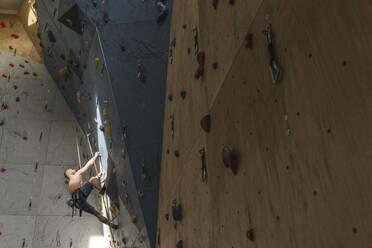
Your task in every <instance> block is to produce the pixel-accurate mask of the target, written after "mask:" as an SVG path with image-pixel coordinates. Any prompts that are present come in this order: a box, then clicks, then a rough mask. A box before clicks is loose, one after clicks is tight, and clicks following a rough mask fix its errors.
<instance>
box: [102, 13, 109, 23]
mask: <svg viewBox="0 0 372 248" xmlns="http://www.w3.org/2000/svg"><path fill="white" fill-rule="evenodd" d="M103 21H104V22H105V23H108V22H109V21H110V19H109V17H108V14H107V13H104V14H103Z"/></svg>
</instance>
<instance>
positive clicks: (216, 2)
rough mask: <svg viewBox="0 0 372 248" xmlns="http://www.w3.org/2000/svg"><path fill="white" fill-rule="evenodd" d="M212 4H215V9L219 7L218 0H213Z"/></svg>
mask: <svg viewBox="0 0 372 248" xmlns="http://www.w3.org/2000/svg"><path fill="white" fill-rule="evenodd" d="M212 5H213V8H214V9H217V5H218V0H213V3H212Z"/></svg>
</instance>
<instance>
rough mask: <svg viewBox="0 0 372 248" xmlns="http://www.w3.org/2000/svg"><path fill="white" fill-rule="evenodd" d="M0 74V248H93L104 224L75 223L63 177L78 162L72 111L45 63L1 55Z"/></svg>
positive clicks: (93, 199) (86, 219) (86, 217)
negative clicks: (92, 243)
mask: <svg viewBox="0 0 372 248" xmlns="http://www.w3.org/2000/svg"><path fill="white" fill-rule="evenodd" d="M0 75H1V77H0V104H1V107H0V198H1V203H0V248H9V247H24V248H32V247H38V248H46V247H48V248H49V247H53V248H57V247H70V246H69V245H70V243H71V242H72V245H73V246H72V247H81V248H91V247H92V246H91V244H90V243H91V242H92V241H91V239H92V237H96V238H99V237H102V236H103V233H102V225H101V224H100V223H99V222H98V221H97V220H96V218H95V217H94V216H89V215H87V214H84V215H83V217H82V218H81V219H78V218H77V217H75V218H74V219H72V218H71V209H70V208H69V207H68V206H67V204H66V201H67V199H69V198H70V196H69V193H68V188H67V185H65V178H64V176H63V172H64V170H66V169H67V168H71V167H73V168H76V167H77V160H78V159H77V153H76V146H75V135H74V132H73V119H74V117H73V115H72V112H71V110H70V109H69V107H68V105H67V104H66V102H65V100H64V99H63V97H62V95H61V94H60V92H59V91H58V89H57V87H56V85H55V83H54V82H53V80H52V78H51V76H50V74H49V72H48V71H47V69H46V68H45V66H44V65H42V64H38V63H36V62H34V61H31V60H27V59H25V58H24V57H21V56H18V55H17V56H14V55H13V53H9V52H6V51H2V50H1V51H0ZM89 201H90V203H91V204H92V205H93V206H97V204H98V201H97V198H96V196H95V195H94V196H93V195H92V196H90V198H89ZM98 206H99V205H98ZM98 209H99V208H98Z"/></svg>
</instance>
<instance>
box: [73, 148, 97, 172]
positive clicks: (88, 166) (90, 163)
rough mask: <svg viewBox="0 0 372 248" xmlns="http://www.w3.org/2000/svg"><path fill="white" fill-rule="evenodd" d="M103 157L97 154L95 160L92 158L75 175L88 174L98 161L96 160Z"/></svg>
mask: <svg viewBox="0 0 372 248" xmlns="http://www.w3.org/2000/svg"><path fill="white" fill-rule="evenodd" d="M99 156H101V154H100V153H99V152H96V153H95V154H94V156H93V158H91V159H90V160H89V161H88V162H87V163H86V164H85V165H84V167H83V168H81V169H80V170H78V171H77V172H76V174H75V175H82V174H83V173H84V172H86V171H87V170H88V169H89V168H90V167H91V166H92V165H93V164H94V161H96V159H97V158H98V157H99Z"/></svg>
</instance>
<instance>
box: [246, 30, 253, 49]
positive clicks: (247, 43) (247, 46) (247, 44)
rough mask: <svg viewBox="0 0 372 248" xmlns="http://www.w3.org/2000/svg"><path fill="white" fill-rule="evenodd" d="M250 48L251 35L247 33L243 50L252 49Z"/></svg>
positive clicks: (251, 42) (251, 44) (251, 43)
mask: <svg viewBox="0 0 372 248" xmlns="http://www.w3.org/2000/svg"><path fill="white" fill-rule="evenodd" d="M252 47H253V34H251V33H248V34H247V35H246V36H245V48H249V49H252Z"/></svg>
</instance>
